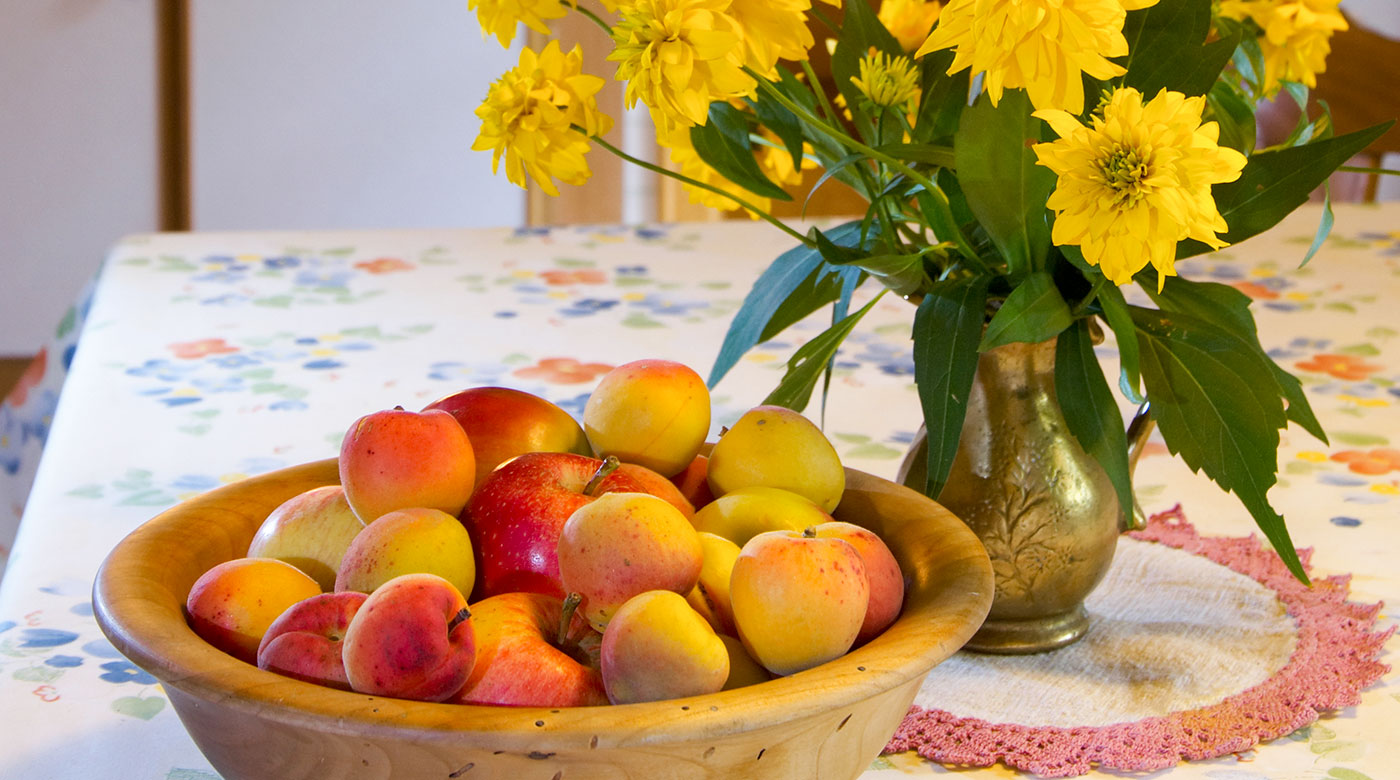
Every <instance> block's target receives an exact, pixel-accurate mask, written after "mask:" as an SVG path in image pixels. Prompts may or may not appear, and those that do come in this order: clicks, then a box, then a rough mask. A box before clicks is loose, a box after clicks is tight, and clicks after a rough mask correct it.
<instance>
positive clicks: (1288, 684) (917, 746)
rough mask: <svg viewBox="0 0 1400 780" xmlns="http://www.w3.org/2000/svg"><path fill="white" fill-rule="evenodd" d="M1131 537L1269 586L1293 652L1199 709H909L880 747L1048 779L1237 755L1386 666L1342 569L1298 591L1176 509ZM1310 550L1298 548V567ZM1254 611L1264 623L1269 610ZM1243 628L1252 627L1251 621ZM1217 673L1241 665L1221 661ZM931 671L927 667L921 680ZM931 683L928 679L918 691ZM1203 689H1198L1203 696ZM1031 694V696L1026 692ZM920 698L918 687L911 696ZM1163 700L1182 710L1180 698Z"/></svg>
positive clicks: (1269, 564)
mask: <svg viewBox="0 0 1400 780" xmlns="http://www.w3.org/2000/svg"><path fill="white" fill-rule="evenodd" d="M1131 536H1132V537H1133V538H1136V539H1139V540H1144V541H1149V542H1157V543H1159V544H1161V545H1165V546H1167V547H1170V548H1176V549H1179V550H1183V551H1185V552H1187V553H1191V554H1194V555H1198V556H1201V557H1202V558H1204V559H1207V560H1209V561H1212V562H1214V563H1215V564H1218V565H1220V566H1222V567H1227V568H1228V569H1229V570H1231V571H1233V572H1237V573H1239V574H1241V575H1244V576H1246V577H1248V578H1250V579H1252V580H1253V581H1255V582H1257V583H1258V584H1259V585H1261V586H1263V588H1266V589H1267V592H1270V593H1271V594H1272V597H1273V598H1275V599H1276V600H1277V602H1278V603H1280V604H1281V605H1282V607H1283V609H1284V610H1286V612H1287V617H1286V618H1285V619H1291V623H1292V626H1293V628H1294V632H1295V636H1294V637H1293V638H1292V640H1291V648H1292V649H1291V653H1286V655H1287V660H1286V662H1284V663H1283V664H1282V666H1281V668H1278V669H1277V671H1272V668H1270V669H1269V670H1266V671H1265V672H1264V673H1263V674H1261V675H1258V676H1259V677H1261V678H1262V679H1259V680H1257V681H1256V680H1251V679H1249V678H1247V677H1246V678H1245V680H1244V682H1242V683H1240V684H1239V687H1244V685H1248V684H1249V683H1250V682H1255V683H1256V684H1253V685H1250V686H1249V687H1247V688H1244V689H1243V690H1239V691H1238V692H1236V693H1231V694H1229V695H1225V696H1223V698H1219V699H1216V700H1214V701H1213V702H1212V701H1210V700H1209V696H1208V694H1206V695H1207V697H1208V698H1207V700H1206V701H1205V702H1204V703H1202V704H1201V705H1199V706H1194V707H1193V706H1190V705H1189V704H1187V705H1184V706H1183V707H1182V708H1181V709H1176V710H1174V711H1171V712H1169V713H1167V714H1163V715H1153V716H1148V717H1141V718H1136V719H1131V720H1128V719H1125V720H1121V721H1119V722H1106V723H1102V724H1099V723H1097V722H1095V720H1094V719H1093V718H1092V717H1085V718H1083V719H1082V720H1080V721H1078V723H1079V724H1088V725H1065V723H1066V722H1068V723H1075V721H1073V720H1069V721H1066V720H1065V719H1064V718H1063V717H1057V713H1056V710H1055V709H1054V707H1053V706H1052V707H1051V708H1050V709H1049V710H1048V712H1047V711H1040V712H1038V713H1037V714H1036V715H1035V716H1033V718H1024V719H1025V720H1032V719H1034V720H1035V722H1033V723H1004V722H1003V723H997V722H991V721H989V720H987V719H983V718H978V717H969V716H968V715H967V710H966V709H963V710H961V711H962V712H963V714H962V715H958V714H954V713H952V712H948V711H945V710H943V709H937V708H934V707H921V706H917V705H916V706H915V707H913V709H911V710H910V712H909V715H908V716H906V717H905V719H904V722H903V723H902V724H901V725H900V727H899V730H898V731H896V732H895V735H894V737H893V738H892V739H891V740H890V742H889V744H888V745H887V746H886V748H885V752H887V753H896V752H904V751H909V750H914V751H917V752H918V753H919V755H921V756H923V757H925V758H927V759H930V760H932V761H937V762H939V763H944V764H956V765H963V766H991V765H992V764H995V763H997V762H1001V763H1003V764H1005V765H1007V766H1009V767H1012V768H1014V769H1018V770H1022V771H1028V772H1033V773H1035V774H1038V775H1042V776H1045V777H1070V776H1076V775H1082V774H1084V773H1086V772H1088V771H1089V770H1090V769H1092V768H1094V767H1096V766H1099V767H1104V768H1111V769H1119V770H1128V771H1150V770H1157V769H1164V768H1166V767H1170V766H1172V765H1174V764H1176V763H1178V762H1179V761H1181V760H1188V761H1189V760H1200V759H1206V758H1214V757H1217V756H1221V755H1225V754H1227V753H1235V752H1239V751H1243V750H1247V749H1249V748H1251V747H1253V746H1254V745H1256V744H1258V743H1259V742H1260V741H1263V740H1270V739H1275V738H1277V737H1281V736H1284V735H1286V734H1289V733H1291V732H1293V731H1295V730H1297V729H1299V728H1301V727H1303V726H1306V725H1308V724H1310V723H1312V722H1313V721H1315V720H1317V718H1318V715H1319V713H1320V712H1323V711H1327V710H1334V709H1339V708H1342V707H1347V706H1352V705H1355V704H1357V703H1358V701H1359V699H1360V691H1361V690H1362V689H1364V688H1366V687H1367V686H1369V685H1370V684H1371V683H1373V682H1375V681H1376V680H1377V679H1379V678H1380V677H1381V675H1383V674H1384V673H1385V672H1386V671H1388V667H1387V666H1386V665H1384V664H1381V663H1379V662H1378V661H1376V660H1375V659H1376V657H1377V655H1378V654H1379V653H1380V651H1381V647H1382V645H1384V644H1385V642H1386V640H1387V639H1389V638H1390V636H1391V634H1392V633H1394V630H1395V629H1394V628H1393V627H1392V628H1390V629H1388V630H1385V631H1381V632H1376V631H1373V630H1372V629H1373V626H1374V624H1375V621H1376V616H1377V615H1378V613H1379V612H1380V609H1381V605H1380V604H1372V605H1363V604H1356V603H1352V602H1348V601H1347V600H1346V598H1347V593H1348V584H1349V581H1350V577H1349V576H1334V577H1328V578H1326V579H1322V580H1314V581H1313V587H1312V588H1307V587H1305V586H1303V585H1302V584H1301V583H1299V582H1298V581H1297V580H1295V579H1294V578H1293V576H1292V575H1291V574H1290V573H1289V572H1288V570H1287V568H1285V567H1284V565H1283V563H1282V561H1280V560H1279V558H1278V556H1277V555H1276V554H1275V553H1274V552H1273V551H1272V550H1268V549H1265V548H1264V547H1262V545H1261V544H1260V543H1259V541H1258V539H1256V538H1255V537H1253V536H1250V537H1242V538H1225V537H1202V536H1200V535H1199V534H1198V533H1197V532H1196V529H1195V528H1194V527H1193V526H1192V525H1191V524H1190V523H1189V522H1187V521H1186V518H1185V517H1184V516H1183V515H1182V513H1181V511H1180V507H1177V508H1174V509H1172V510H1170V511H1168V512H1164V513H1162V514H1159V515H1155V516H1153V517H1152V518H1151V519H1150V520H1149V521H1148V524H1147V527H1146V528H1145V529H1144V530H1142V531H1138V532H1135V533H1133V534H1131ZM1310 552H1311V551H1310V550H1300V551H1299V555H1300V556H1301V557H1302V559H1303V562H1304V565H1305V566H1306V565H1307V563H1308V559H1309V557H1310ZM1223 573H1224V574H1226V575H1228V574H1229V572H1223ZM1101 587H1102V586H1101ZM1137 598H1142V596H1140V595H1139V596H1137ZM1241 603H1244V602H1243V601H1242V602H1241ZM1092 612H1093V610H1092V608H1091V613H1092ZM1252 619H1253V620H1254V621H1255V623H1257V625H1258V626H1265V627H1267V619H1266V616H1263V617H1261V616H1253V618H1252ZM1092 630H1093V629H1092V628H1091V631H1092ZM1250 631H1251V632H1252V633H1260V631H1259V630H1258V629H1257V628H1255V627H1253V626H1252V627H1251V629H1250ZM1264 633H1267V631H1265V632H1264ZM1085 641H1087V640H1085ZM1072 647H1074V646H1072ZM1067 650H1069V649H1067ZM1065 652H1066V650H1062V651H1059V653H1065ZM1275 652H1277V651H1275ZM1049 657H1050V656H1029V657H1021V658H1017V659H1014V660H1011V659H1007V660H998V658H997V657H994V656H982V657H980V658H979V660H978V661H977V663H978V664H981V665H982V668H983V670H984V671H985V670H986V669H992V670H995V669H996V668H997V666H996V665H997V664H1013V663H1021V664H1023V665H1024V664H1027V663H1029V664H1035V663H1036V661H1035V660H1034V659H1036V658H1049ZM1268 657H1269V656H1268V654H1267V653H1264V654H1262V655H1261V658H1264V659H1266V660H1267V659H1268ZM1060 660H1064V659H1060ZM945 663H946V662H945ZM1089 663H1091V662H1089ZM941 668H942V667H940V669H941ZM1185 671H1186V670H1183V673H1185ZM1269 671H1272V673H1268V672H1269ZM1221 673H1222V674H1225V675H1230V674H1237V673H1238V672H1237V671H1236V670H1232V669H1229V668H1225V669H1222V670H1221ZM937 674H939V670H938V669H935V670H934V673H933V675H930V680H933V679H935V678H934V675H937ZM1052 678H1053V675H1052ZM1237 679H1238V678H1237ZM1093 680H1094V678H1093V677H1090V678H1088V681H1087V683H1086V684H1089V685H1092V684H1094V682H1093ZM1025 684H1026V683H1024V682H1022V685H1023V686H1024V685H1025ZM929 687H930V686H929V684H928V683H926V684H925V690H926V691H927V690H928V688H929ZM1186 687H1187V688H1190V686H1186ZM983 690H985V688H983ZM1030 690H1034V688H1033V687H1032V688H1031V689H1030ZM1208 690H1209V689H1208V688H1203V689H1201V691H1208ZM1201 691H1197V693H1196V695H1198V696H1200V695H1202V692H1201ZM1189 694H1190V691H1189V690H1188V691H1187V692H1186V695H1189ZM1114 695H1115V697H1116V696H1117V694H1114ZM1030 696H1031V698H1034V697H1035V695H1034V694H1033V693H1032V694H1031V695H1030ZM925 698H927V697H926V696H925V693H924V692H921V694H920V700H923V699H925ZM1169 701H1171V703H1174V704H1177V705H1178V706H1182V705H1181V704H1180V702H1181V701H1183V700H1182V699H1177V700H1169ZM1184 701H1189V699H1186V700H1184ZM1110 712H1112V710H1110ZM1119 714H1120V715H1121V713H1119ZM1072 716H1073V713H1071V714H1070V717H1072Z"/></svg>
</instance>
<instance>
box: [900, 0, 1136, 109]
mask: <svg viewBox="0 0 1400 780" xmlns="http://www.w3.org/2000/svg"><path fill="white" fill-rule="evenodd" d="M1156 3H1157V0H951V2H949V3H948V4H947V5H946V6H944V7H943V11H942V13H941V15H940V16H939V18H938V26H937V27H934V28H933V33H932V34H931V35H929V37H928V40H926V41H924V44H923V45H922V46H920V47H919V50H918V52H916V53H915V55H914V56H915V57H922V56H923V55H925V54H928V53H929V52H931V51H936V50H938V49H946V48H948V47H949V46H956V47H957V51H956V54H955V55H954V57H953V64H952V65H951V66H950V67H949V68H948V72H949V73H957V72H958V71H961V70H963V69H965V68H971V69H972V75H973V76H977V75H978V74H979V73H981V74H986V75H985V77H984V83H985V85H986V87H987V94H988V95H989V96H991V99H992V104H993V105H996V103H997V101H999V100H1001V93H1002V90H1003V89H1018V88H1022V87H1024V88H1025V90H1026V92H1027V93H1028V94H1029V95H1030V98H1031V103H1032V104H1033V105H1034V106H1035V107H1036V108H1038V109H1044V108H1061V109H1064V110H1066V111H1068V112H1070V113H1071V114H1078V113H1081V112H1082V111H1083V110H1084V84H1083V82H1082V81H1081V74H1083V73H1087V74H1089V75H1090V76H1092V77H1094V78H1096V79H1100V80H1103V79H1110V78H1114V77H1115V76H1121V75H1123V72H1124V71H1123V68H1122V67H1121V66H1119V65H1115V64H1113V63H1112V62H1109V61H1108V58H1110V57H1119V56H1122V55H1124V54H1127V53H1128V42H1127V40H1126V39H1124V38H1123V19H1124V17H1125V16H1126V13H1127V11H1131V10H1136V9H1138V8H1146V7H1148V6H1150V5H1156Z"/></svg>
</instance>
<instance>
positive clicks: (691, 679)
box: [601, 590, 729, 704]
mask: <svg viewBox="0 0 1400 780" xmlns="http://www.w3.org/2000/svg"><path fill="white" fill-rule="evenodd" d="M601 663H602V671H603V686H604V687H605V688H606V689H607V692H608V700H609V701H611V702H612V703H613V704H632V703H636V702H644V701H659V700H661V699H675V698H679V697H682V696H700V695H703V694H706V693H715V692H716V691H719V690H720V689H722V688H723V687H724V683H725V681H726V680H727V679H729V651H727V650H726V649H725V647H724V642H723V641H722V640H720V638H719V636H718V635H716V634H715V630H714V629H713V628H710V624H709V623H706V622H705V619H704V618H702V617H700V616H699V615H698V614H696V612H695V610H693V609H691V608H690V605H689V604H686V603H685V599H683V598H681V597H680V595H678V594H676V593H675V592H673V591H669V590H653V591H647V592H646V593H640V594H638V595H636V596H633V597H632V598H630V599H628V600H627V603H625V604H623V605H622V606H621V607H620V608H619V609H618V610H617V615H616V616H614V617H613V619H612V621H611V622H609V623H608V628H607V630H606V631H604V632H603V645H602V652H601Z"/></svg>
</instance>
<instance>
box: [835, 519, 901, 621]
mask: <svg viewBox="0 0 1400 780" xmlns="http://www.w3.org/2000/svg"><path fill="white" fill-rule="evenodd" d="M814 530H815V531H816V534H817V537H818V538H821V539H825V538H835V539H844V540H846V541H847V542H848V543H850V545H851V546H852V547H854V548H856V552H858V553H860V560H861V562H862V563H864V564H865V577H866V580H867V581H868V582H869V583H870V605H869V606H868V607H867V608H866V610H865V620H864V621H863V622H862V623H861V626H860V633H858V634H856V644H858V645H859V644H864V643H865V642H868V641H870V640H871V639H872V638H874V637H875V636H876V635H877V634H879V633H880V632H881V631H884V630H885V629H886V628H889V625H890V624H891V623H893V622H894V621H895V619H896V618H898V617H899V611H900V609H902V608H903V607H904V574H903V573H902V572H900V570H899V562H898V561H896V560H895V558H894V553H892V552H890V548H889V547H888V546H887V545H886V544H885V541H884V540H883V539H881V538H880V537H879V535H877V534H876V533H875V532H874V531H871V530H870V529H868V528H862V527H860V526H858V525H856V524H854V523H843V522H841V521H839V520H838V521H832V522H830V523H822V524H821V525H819V526H817V527H816V528H815V529H814Z"/></svg>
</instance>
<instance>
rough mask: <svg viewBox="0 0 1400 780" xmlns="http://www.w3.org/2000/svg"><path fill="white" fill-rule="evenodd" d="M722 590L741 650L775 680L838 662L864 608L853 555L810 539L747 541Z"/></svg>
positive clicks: (787, 535)
mask: <svg viewBox="0 0 1400 780" xmlns="http://www.w3.org/2000/svg"><path fill="white" fill-rule="evenodd" d="M809 534H810V535H809ZM729 587H730V593H729V596H730V600H731V602H732V603H733V605H734V623H735V625H736V626H737V627H738V629H739V638H740V639H741V640H743V643H744V647H745V648H747V649H748V651H749V655H751V656H753V658H754V660H755V661H758V662H759V663H760V664H763V667H764V668H765V669H767V670H768V671H770V672H773V673H774V674H779V675H789V674H793V673H795V672H800V671H802V670H804V669H810V668H812V667H813V666H817V665H819V664H823V663H826V662H827V661H830V660H832V659H834V658H837V657H839V656H841V655H843V654H845V652H846V651H847V650H849V649H851V645H852V644H853V643H854V642H855V640H856V635H857V634H858V633H859V632H860V628H861V624H862V623H863V622H864V620H865V610H866V607H867V606H868V605H869V603H870V584H869V581H868V579H867V578H866V574H865V564H864V562H862V561H861V557H860V553H859V552H857V551H856V548H855V547H853V546H852V545H851V544H850V543H849V542H847V541H846V540H844V539H838V538H834V537H827V538H819V537H817V536H816V535H815V532H809V533H797V532H793V531H768V532H766V533H761V534H759V535H758V536H755V537H754V538H752V539H750V540H749V542H748V544H745V545H744V547H743V549H742V550H741V551H740V552H739V558H738V560H736V561H735V562H734V574H733V576H732V577H731V579H730V583H729Z"/></svg>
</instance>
